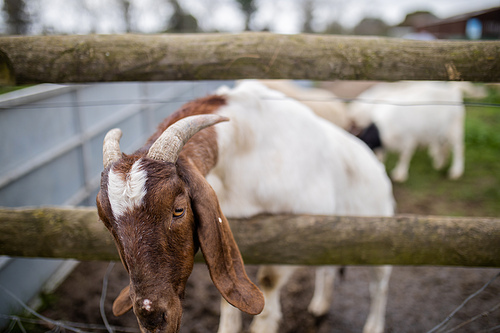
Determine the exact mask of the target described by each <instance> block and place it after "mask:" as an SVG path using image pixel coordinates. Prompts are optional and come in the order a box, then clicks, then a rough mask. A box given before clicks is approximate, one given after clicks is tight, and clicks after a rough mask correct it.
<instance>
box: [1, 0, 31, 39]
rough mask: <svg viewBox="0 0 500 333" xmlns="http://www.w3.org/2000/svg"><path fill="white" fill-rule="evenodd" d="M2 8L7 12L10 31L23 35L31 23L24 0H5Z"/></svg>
mask: <svg viewBox="0 0 500 333" xmlns="http://www.w3.org/2000/svg"><path fill="white" fill-rule="evenodd" d="M2 10H3V11H4V12H5V13H6V14H7V25H8V27H9V33H10V34H13V35H23V34H25V33H26V32H27V31H28V26H29V23H30V20H29V15H28V13H26V4H25V2H24V0H4V1H3V7H2Z"/></svg>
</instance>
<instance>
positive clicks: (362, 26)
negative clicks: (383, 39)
mask: <svg viewBox="0 0 500 333" xmlns="http://www.w3.org/2000/svg"><path fill="white" fill-rule="evenodd" d="M387 30H388V26H387V24H385V22H384V21H382V20H380V19H376V18H364V19H363V20H361V22H359V24H358V25H357V26H356V27H355V28H354V34H355V35H365V36H367V35H369V36H385V35H387Z"/></svg>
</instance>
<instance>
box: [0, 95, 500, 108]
mask: <svg viewBox="0 0 500 333" xmlns="http://www.w3.org/2000/svg"><path fill="white" fill-rule="evenodd" d="M266 99H267V100H280V99H278V98H266ZM297 100H298V101H300V102H330V101H341V102H345V103H348V102H358V103H364V104H384V105H393V106H460V105H465V106H475V107H495V108H500V104H498V103H483V102H452V101H430V102H419V101H414V102H413V101H409V102H397V101H390V100H380V99H357V98H341V97H332V98H318V99H312V98H307V99H305V98H304V99H297ZM186 102H188V100H185V99H179V98H173V99H169V100H166V99H155V98H150V99H147V100H143V99H139V100H116V101H95V102H92V101H89V102H79V103H78V106H80V107H96V106H119V105H143V104H148V105H162V104H175V103H186ZM73 106H74V104H73V103H68V102H60V103H46V104H37V105H32V104H23V105H11V106H9V105H8V104H7V105H5V106H0V110H7V109H13V108H15V109H53V108H65V107H73Z"/></svg>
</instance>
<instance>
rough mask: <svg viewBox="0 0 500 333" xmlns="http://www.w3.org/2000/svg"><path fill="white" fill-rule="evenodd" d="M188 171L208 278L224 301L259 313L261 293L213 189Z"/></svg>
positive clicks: (262, 303)
mask: <svg viewBox="0 0 500 333" xmlns="http://www.w3.org/2000/svg"><path fill="white" fill-rule="evenodd" d="M192 174H195V175H192V176H193V178H195V179H193V182H192V183H191V184H190V192H191V200H192V208H193V211H194V214H195V218H196V219H197V226H198V239H199V241H200V248H201V251H202V253H203V256H204V257H205V261H206V263H207V266H208V270H209V272H210V277H211V278H212V281H213V283H214V285H215V287H216V288H217V289H218V290H219V292H220V293H221V295H222V297H224V298H225V299H226V301H228V303H230V304H232V305H233V306H235V307H237V308H238V309H240V310H241V311H243V312H246V313H249V314H252V315H256V314H259V313H260V312H261V311H262V309H263V308H264V296H263V295H262V292H261V291H260V290H259V288H257V286H255V284H253V283H252V281H250V279H249V278H248V276H247V274H246V272H245V267H244V264H243V259H242V258H241V254H240V251H239V249H238V245H237V244H236V242H235V240H234V238H233V234H232V232H231V229H230V227H229V223H228V222H227V220H226V217H225V216H224V215H223V214H222V211H221V209H220V207H219V201H218V199H217V196H216V195H215V191H214V190H213V189H212V187H211V186H210V185H209V184H208V182H207V181H206V180H205V178H204V177H203V176H201V175H200V174H198V173H197V172H192Z"/></svg>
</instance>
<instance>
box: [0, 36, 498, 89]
mask: <svg viewBox="0 0 500 333" xmlns="http://www.w3.org/2000/svg"><path fill="white" fill-rule="evenodd" d="M499 54H500V42H499V41H476V42H468V41H414V40H403V39H395V38H381V37H378V38H375V37H353V36H333V35H308V34H301V35H278V34H272V33H242V34H163V35H133V34H126V35H85V36H21V37H9V36H7V37H0V84H9V83H10V84H13V83H17V84H25V83H42V82H47V83H71V82H73V83H76V82H105V81H107V82H109V81H159V80H213V79H216V80H219V79H243V78H269V79H273V78H274V79H277V78H282V79H310V80H339V79H340V80H383V81H396V80H449V81H455V80H464V81H476V82H500V57H499V56H498V55H499Z"/></svg>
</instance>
